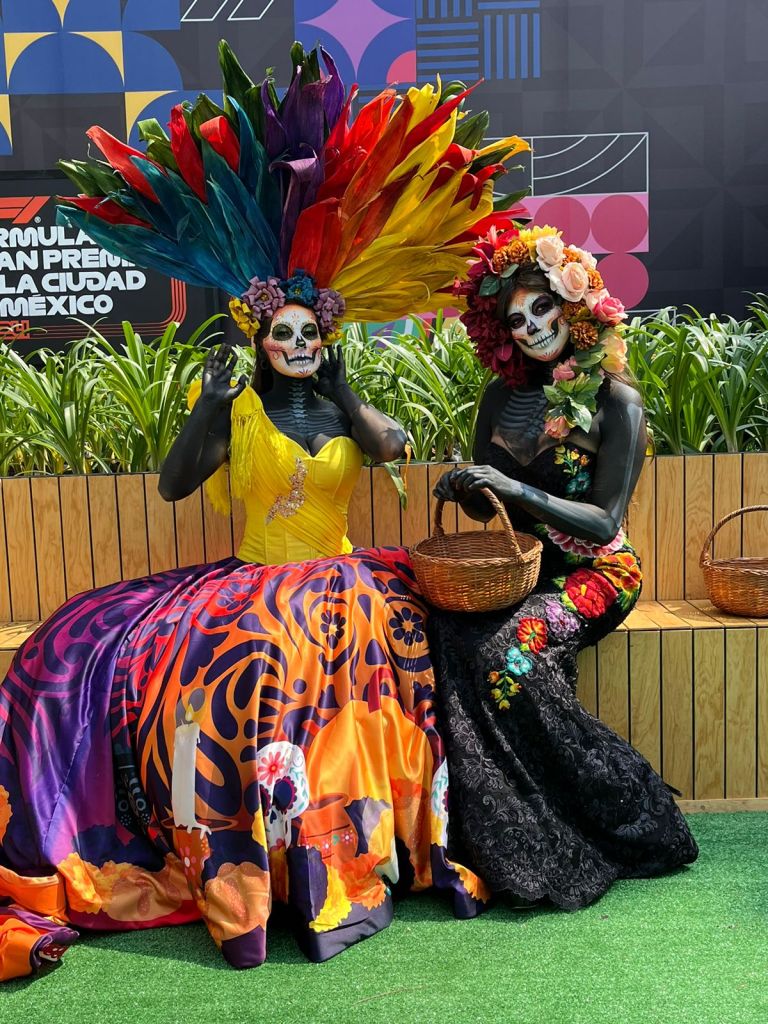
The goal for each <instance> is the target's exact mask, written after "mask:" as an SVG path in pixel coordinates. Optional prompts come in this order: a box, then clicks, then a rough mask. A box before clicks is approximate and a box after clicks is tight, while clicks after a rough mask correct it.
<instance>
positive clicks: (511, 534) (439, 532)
mask: <svg viewBox="0 0 768 1024" xmlns="http://www.w3.org/2000/svg"><path fill="white" fill-rule="evenodd" d="M478 493H480V494H482V495H483V496H484V497H486V498H487V499H488V501H489V502H490V504H491V506H492V508H493V511H494V512H495V513H496V515H497V516H498V517H499V519H500V520H501V525H502V526H503V527H504V533H506V535H507V540H508V541H509V545H510V547H511V548H512V554H513V556H514V558H515V559H516V560H517V561H522V558H523V553H522V551H521V550H520V545H519V544H518V543H517V537H516V536H515V530H514V527H513V526H512V523H511V522H510V520H509V516H508V515H507V510H506V509H505V508H504V504H503V503H502V502H501V501H500V500H499V499H498V498H497V497H496V495H495V494H494V493H493V491H491V490H489V489H488V488H487V487H481V488H480V491H479V492H478ZM444 506H445V500H444V499H443V498H438V499H437V502H436V504H435V520H434V526H433V527H432V534H433V536H435V537H442V536H444V535H445V530H444V529H443V508H444Z"/></svg>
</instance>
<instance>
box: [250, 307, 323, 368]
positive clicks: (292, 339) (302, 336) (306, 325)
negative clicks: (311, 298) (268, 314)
mask: <svg viewBox="0 0 768 1024" xmlns="http://www.w3.org/2000/svg"><path fill="white" fill-rule="evenodd" d="M264 351H265V352H266V354H267V357H268V359H269V361H270V364H271V366H272V369H273V370H274V371H275V372H276V373H281V374H282V375H283V376H284V377H310V376H311V375H312V374H313V373H316V372H317V370H318V367H319V366H320V360H321V358H322V339H321V337H320V328H319V327H318V325H317V319H316V317H315V314H314V313H313V312H311V310H309V309H306V308H305V307H304V306H298V305H295V304H288V305H286V306H283V308H282V309H278V311H277V312H276V313H275V315H274V316H273V318H272V325H271V326H270V329H269V334H268V335H267V336H266V338H265V339H264Z"/></svg>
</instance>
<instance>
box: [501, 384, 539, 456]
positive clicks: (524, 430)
mask: <svg viewBox="0 0 768 1024" xmlns="http://www.w3.org/2000/svg"><path fill="white" fill-rule="evenodd" d="M546 409H547V397H546V395H545V394H544V392H543V391H538V390H537V391H513V392H512V394H511V395H510V396H509V398H508V399H507V401H506V403H505V405H504V408H503V409H502V410H501V415H500V416H499V421H498V424H497V427H496V432H497V433H498V434H499V436H501V437H502V438H504V440H505V441H507V442H508V444H509V447H510V448H514V447H519V439H520V438H521V437H522V438H525V439H526V440H534V439H538V438H539V437H540V436H541V434H543V432H544V413H545V412H546Z"/></svg>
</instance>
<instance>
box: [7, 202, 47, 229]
mask: <svg viewBox="0 0 768 1024" xmlns="http://www.w3.org/2000/svg"><path fill="white" fill-rule="evenodd" d="M50 198H51V197H50V196H0V220H10V221H13V223H14V224H29V222H30V221H31V220H32V218H33V217H34V216H35V215H36V214H38V213H39V212H40V211H41V210H42V208H43V207H44V206H45V204H46V203H47V202H48V200H49V199H50Z"/></svg>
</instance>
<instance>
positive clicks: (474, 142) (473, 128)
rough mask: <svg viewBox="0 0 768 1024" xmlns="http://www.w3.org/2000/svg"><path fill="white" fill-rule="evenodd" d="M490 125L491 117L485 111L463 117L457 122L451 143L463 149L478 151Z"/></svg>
mask: <svg viewBox="0 0 768 1024" xmlns="http://www.w3.org/2000/svg"><path fill="white" fill-rule="evenodd" d="M490 123H491V115H490V114H489V113H488V111H486V110H481V111H479V112H478V113H477V114H472V115H471V116H468V117H465V118H464V119H463V120H461V121H459V122H458V124H457V126H456V131H455V133H454V136H453V141H454V142H455V143H456V144H457V145H459V146H464V148H465V149H479V148H480V146H481V145H482V142H483V139H484V138H485V135H486V132H487V131H488V127H489V125H490Z"/></svg>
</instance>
